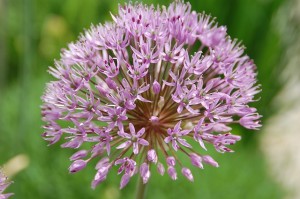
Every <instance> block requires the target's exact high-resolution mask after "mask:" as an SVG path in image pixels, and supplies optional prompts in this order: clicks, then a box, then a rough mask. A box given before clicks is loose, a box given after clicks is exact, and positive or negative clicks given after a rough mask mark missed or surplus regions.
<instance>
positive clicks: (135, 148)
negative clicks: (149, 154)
mask: <svg viewBox="0 0 300 199" xmlns="http://www.w3.org/2000/svg"><path fill="white" fill-rule="evenodd" d="M132 147H133V153H134V154H138V153H139V145H138V143H137V142H133V146H132Z"/></svg>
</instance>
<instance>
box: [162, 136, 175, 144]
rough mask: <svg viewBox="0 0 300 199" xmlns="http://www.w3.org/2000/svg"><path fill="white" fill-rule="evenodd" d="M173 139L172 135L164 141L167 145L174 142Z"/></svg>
mask: <svg viewBox="0 0 300 199" xmlns="http://www.w3.org/2000/svg"><path fill="white" fill-rule="evenodd" d="M172 139H173V137H172V136H171V135H170V136H168V137H166V138H165V139H164V141H165V143H169V142H171V141H172Z"/></svg>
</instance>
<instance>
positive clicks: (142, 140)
mask: <svg viewBox="0 0 300 199" xmlns="http://www.w3.org/2000/svg"><path fill="white" fill-rule="evenodd" d="M138 143H139V144H140V145H143V146H148V145H149V142H148V141H147V140H145V139H143V138H138Z"/></svg>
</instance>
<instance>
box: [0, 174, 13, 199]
mask: <svg viewBox="0 0 300 199" xmlns="http://www.w3.org/2000/svg"><path fill="white" fill-rule="evenodd" d="M11 183H12V182H7V177H6V176H4V174H3V172H2V170H1V169H0V199H7V198H9V197H10V196H12V195H13V194H12V193H6V194H4V193H3V192H4V191H5V189H6V188H7V187H8V186H9V185H10V184H11Z"/></svg>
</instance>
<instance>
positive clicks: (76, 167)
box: [69, 159, 87, 173]
mask: <svg viewBox="0 0 300 199" xmlns="http://www.w3.org/2000/svg"><path fill="white" fill-rule="evenodd" d="M86 163H87V162H86V161H85V160H81V159H79V160H75V161H74V162H73V163H72V164H71V166H70V167H69V171H70V173H76V172H78V171H80V170H82V169H84V168H85V167H86Z"/></svg>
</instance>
